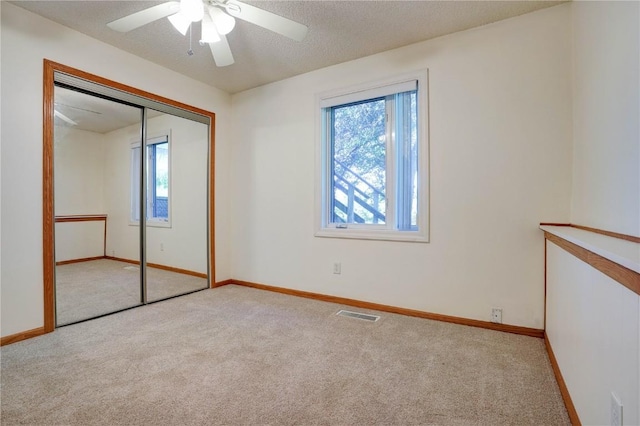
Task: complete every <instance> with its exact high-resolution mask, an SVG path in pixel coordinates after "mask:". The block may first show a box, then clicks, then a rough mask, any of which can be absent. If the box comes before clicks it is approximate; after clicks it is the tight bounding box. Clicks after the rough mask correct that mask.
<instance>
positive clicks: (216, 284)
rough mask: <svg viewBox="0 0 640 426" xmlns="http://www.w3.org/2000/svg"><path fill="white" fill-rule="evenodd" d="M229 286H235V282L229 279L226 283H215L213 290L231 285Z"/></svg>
mask: <svg viewBox="0 0 640 426" xmlns="http://www.w3.org/2000/svg"><path fill="white" fill-rule="evenodd" d="M229 284H233V280H231V279H229V280H224V281H219V282H217V283H213V284H211V288H217V287H223V286H225V285H229Z"/></svg>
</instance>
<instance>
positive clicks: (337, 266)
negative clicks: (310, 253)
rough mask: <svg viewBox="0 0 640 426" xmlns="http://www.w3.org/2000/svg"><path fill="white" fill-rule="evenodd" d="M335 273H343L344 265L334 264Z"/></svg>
mask: <svg viewBox="0 0 640 426" xmlns="http://www.w3.org/2000/svg"><path fill="white" fill-rule="evenodd" d="M333 273H334V274H341V273H342V264H340V262H336V263H334V264H333Z"/></svg>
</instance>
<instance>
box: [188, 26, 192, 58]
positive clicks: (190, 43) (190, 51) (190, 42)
mask: <svg viewBox="0 0 640 426" xmlns="http://www.w3.org/2000/svg"><path fill="white" fill-rule="evenodd" d="M192 28H193V24H191V25H189V50H187V54H188V55H189V56H193V49H192V47H193V46H192V42H193V37H192V36H191V30H192Z"/></svg>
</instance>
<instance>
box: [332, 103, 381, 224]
mask: <svg viewBox="0 0 640 426" xmlns="http://www.w3.org/2000/svg"><path fill="white" fill-rule="evenodd" d="M331 133H332V137H331V139H332V142H333V143H332V157H333V158H332V160H333V161H332V176H333V182H332V200H331V204H332V205H331V207H330V209H331V216H332V222H334V223H367V224H373V223H380V224H383V223H385V215H386V197H385V188H386V162H387V153H386V106H385V100H384V98H381V99H374V100H370V101H366V102H362V103H357V104H351V105H345V106H338V107H333V108H331Z"/></svg>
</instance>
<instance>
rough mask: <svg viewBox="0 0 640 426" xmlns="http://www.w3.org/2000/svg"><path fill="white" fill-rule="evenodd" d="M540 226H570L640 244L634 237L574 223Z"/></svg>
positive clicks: (542, 223) (546, 223)
mask: <svg viewBox="0 0 640 426" xmlns="http://www.w3.org/2000/svg"><path fill="white" fill-rule="evenodd" d="M540 226H569V227H571V228H576V229H582V230H583V231H589V232H593V233H596V234H602V235H606V236H607V237H613V238H619V239H621V240H627V241H631V242H634V243H640V237H635V236H633V235H627V234H620V233H618V232H612V231H606V230H604V229H598V228H591V227H589V226H583V225H576V224H573V223H550V222H541V223H540Z"/></svg>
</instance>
